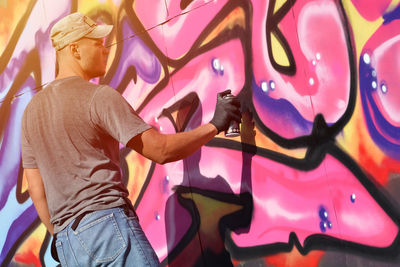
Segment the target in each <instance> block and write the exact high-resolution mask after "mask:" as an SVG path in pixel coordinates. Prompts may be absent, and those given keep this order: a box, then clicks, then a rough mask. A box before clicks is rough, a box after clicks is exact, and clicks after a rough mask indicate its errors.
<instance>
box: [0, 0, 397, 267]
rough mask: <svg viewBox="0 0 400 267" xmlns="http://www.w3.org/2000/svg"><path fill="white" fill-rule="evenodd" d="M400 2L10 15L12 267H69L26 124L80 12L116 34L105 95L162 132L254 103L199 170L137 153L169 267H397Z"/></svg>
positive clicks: (1, 73) (20, 0) (8, 10)
mask: <svg viewBox="0 0 400 267" xmlns="http://www.w3.org/2000/svg"><path fill="white" fill-rule="evenodd" d="M399 2H400V1H399V0H381V1H373V0H342V1H339V0H286V1H285V0H251V1H250V0H197V1H196V0H181V1H179V0H163V1H162V0H136V1H134V0H125V1H124V0H97V1H95V0H85V1H83V0H69V1H67V0H64V1H52V0H1V1H0V16H1V20H0V52H1V56H0V218H1V219H0V229H1V230H0V262H1V263H2V266H54V265H55V262H54V261H53V260H52V258H51V256H50V248H49V244H50V241H51V236H50V235H49V233H48V232H47V231H46V229H45V227H44V226H43V225H42V224H41V223H40V220H39V219H38V216H37V213H36V211H35V209H34V206H33V204H32V201H31V199H30V198H29V194H28V192H27V183H26V180H25V178H24V173H23V169H22V167H21V153H20V123H21V117H22V114H23V111H24V109H25V107H26V105H27V103H28V102H29V101H30V99H31V98H32V97H33V96H34V95H35V93H37V92H38V91H40V90H46V84H47V83H48V82H50V81H52V80H53V79H54V77H55V73H56V67H55V66H56V62H55V52H54V50H53V48H52V46H51V43H50V40H49V32H50V29H51V27H52V25H54V23H55V22H56V21H57V20H58V19H60V18H61V17H63V16H65V15H67V14H69V13H72V12H76V11H79V12H82V13H85V14H87V15H89V16H90V17H91V18H93V19H94V20H96V21H97V22H98V23H107V24H113V25H115V27H114V31H113V33H112V34H111V35H110V36H109V37H108V39H107V40H106V43H107V45H109V47H110V57H109V60H108V66H107V73H106V75H105V76H104V77H102V78H100V79H95V80H93V82H94V83H103V84H109V85H110V86H112V87H113V88H115V89H116V90H117V91H119V92H120V93H121V94H122V95H123V96H124V97H125V98H126V99H127V100H128V102H129V103H130V104H131V105H132V106H133V107H134V108H135V110H137V112H138V113H139V114H140V116H141V117H142V118H143V119H144V120H145V121H146V122H148V123H149V124H151V125H153V126H154V127H156V128H157V129H158V130H159V131H160V132H162V133H175V132H181V131H188V130H190V129H193V128H195V127H197V126H199V125H201V124H205V123H207V122H209V121H210V120H211V118H212V115H213V112H214V107H215V104H216V94H217V93H218V92H220V91H223V90H225V89H228V88H229V89H231V90H232V92H233V94H235V95H238V97H239V98H240V101H241V106H242V112H243V120H242V124H241V136H240V137H235V138H227V137H225V136H224V134H223V133H221V134H219V135H218V136H216V137H215V138H214V139H213V140H211V141H210V142H209V143H208V144H206V145H205V146H204V147H203V148H201V149H200V150H199V151H197V152H196V153H194V154H193V155H192V156H190V157H188V158H187V159H185V160H182V161H178V162H174V163H169V164H165V165H158V164H155V163H154V162H151V161H149V160H147V159H146V158H143V157H142V156H140V155H139V154H137V153H136V152H134V151H131V150H130V149H127V148H125V147H122V146H121V149H120V154H121V171H122V173H123V179H124V183H125V184H126V185H127V187H128V189H129V191H130V198H131V200H132V202H133V203H134V205H135V208H136V210H137V213H138V215H139V217H140V222H141V225H142V227H143V229H144V231H145V232H146V234H147V236H148V238H149V240H150V242H151V244H152V246H153V247H154V249H155V250H156V253H157V255H158V257H159V259H160V261H161V262H162V265H163V266H366V265H368V266H382V265H384V266H398V265H399V264H400V259H399V258H400V256H399V252H400V249H399V248H400V244H399V240H400V235H399V227H400V206H399V203H400V75H399V73H400V61H399V55H400V20H399V18H400V5H399ZM398 52H399V54H397V53H398ZM59 153H60V154H62V153H63V152H62V151H60V152H59Z"/></svg>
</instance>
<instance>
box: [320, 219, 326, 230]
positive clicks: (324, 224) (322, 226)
mask: <svg viewBox="0 0 400 267" xmlns="http://www.w3.org/2000/svg"><path fill="white" fill-rule="evenodd" d="M326 227H327V224H326V222H323V221H321V222H320V223H319V228H320V229H321V232H323V233H325V232H326Z"/></svg>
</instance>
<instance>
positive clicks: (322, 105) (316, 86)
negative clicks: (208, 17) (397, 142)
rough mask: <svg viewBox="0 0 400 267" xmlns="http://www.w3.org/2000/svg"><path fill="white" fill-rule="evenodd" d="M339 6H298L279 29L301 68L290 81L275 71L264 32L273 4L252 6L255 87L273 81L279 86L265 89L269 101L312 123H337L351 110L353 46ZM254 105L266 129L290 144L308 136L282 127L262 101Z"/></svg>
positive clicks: (306, 3) (331, 3) (299, 3)
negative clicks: (317, 118) (320, 118)
mask: <svg viewBox="0 0 400 267" xmlns="http://www.w3.org/2000/svg"><path fill="white" fill-rule="evenodd" d="M337 5H338V4H337V2H336V1H296V4H295V5H294V6H293V7H292V9H291V11H289V13H288V14H286V16H285V17H284V18H283V19H282V21H281V22H280V23H279V28H280V29H281V31H282V33H283V35H284V36H285V38H286V39H287V41H288V43H289V46H290V49H291V51H292V52H293V56H294V60H295V63H296V67H297V72H296V74H295V75H294V76H288V75H284V74H281V73H279V72H278V71H277V70H275V69H274V68H273V66H272V64H271V59H270V58H269V55H268V47H267V42H266V38H267V36H266V30H265V27H266V20H267V12H266V11H267V8H268V1H254V2H253V10H254V14H253V33H252V38H253V49H252V50H253V69H254V77H255V81H256V83H257V84H258V85H259V88H265V86H263V83H265V82H267V83H268V82H269V81H272V82H273V83H274V86H273V87H272V86H271V87H272V88H271V87H270V88H268V89H269V90H267V88H265V93H264V95H265V97H270V98H273V99H286V100H287V101H289V102H290V103H291V104H292V105H293V106H294V107H295V108H296V110H297V111H298V112H299V113H300V114H301V116H303V117H304V118H305V119H306V120H308V121H313V119H314V117H315V115H316V114H317V113H322V114H323V115H324V118H325V120H326V121H327V122H328V123H334V122H336V120H337V119H339V118H340V117H341V116H342V115H343V113H344V111H345V110H346V107H347V105H348V100H349V90H350V69H349V59H348V54H347V46H348V44H347V43H346V36H345V32H344V29H343V26H342V15H341V14H339V11H338V10H339V9H338V7H337ZM294 32H296V34H294ZM297 37H298V39H297ZM260 90H261V89H260ZM253 100H254V105H255V107H256V110H257V113H258V114H259V116H260V118H261V119H262V121H263V122H264V124H265V125H267V126H268V127H269V128H271V129H272V130H274V131H275V132H277V133H279V134H280V135H282V136H284V137H288V138H289V137H296V136H298V135H299V134H305V133H301V132H299V130H298V129H296V128H292V127H290V126H289V127H281V121H276V117H275V116H272V115H271V113H270V112H269V111H268V109H267V108H265V107H264V104H263V102H264V101H263V99H262V97H261V98H254V99H253ZM326 103H329V105H327V104H326Z"/></svg>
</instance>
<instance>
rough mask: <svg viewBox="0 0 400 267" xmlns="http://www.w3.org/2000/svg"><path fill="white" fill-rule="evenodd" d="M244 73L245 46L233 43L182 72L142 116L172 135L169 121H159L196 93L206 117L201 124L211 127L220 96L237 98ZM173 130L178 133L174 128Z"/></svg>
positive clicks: (238, 42)
mask: <svg viewBox="0 0 400 267" xmlns="http://www.w3.org/2000/svg"><path fill="white" fill-rule="evenodd" d="M244 73H245V72H244V56H243V49H242V45H241V42H240V41H239V40H233V41H230V42H228V43H225V44H223V45H221V46H219V47H217V48H215V49H213V50H210V51H208V52H206V53H204V54H202V55H201V56H198V57H196V58H193V59H192V60H191V61H190V62H189V63H188V64H186V65H185V66H184V67H183V68H182V69H180V70H179V71H178V72H177V73H176V74H175V75H173V76H172V77H171V80H170V82H169V84H168V85H167V86H166V87H165V88H164V89H163V90H162V91H161V92H160V93H159V94H157V95H156V96H155V97H154V98H153V99H152V101H151V103H150V104H149V105H147V106H146V107H145V108H144V109H143V111H142V112H141V113H140V115H141V116H142V117H143V118H144V120H145V121H147V122H149V123H152V124H155V125H157V124H159V126H158V129H160V130H161V131H162V132H168V131H167V129H168V124H169V123H167V122H164V121H167V119H160V120H159V121H158V122H156V121H155V117H157V116H159V115H160V114H161V112H162V110H163V109H164V108H166V107H169V106H172V104H174V103H175V102H176V101H177V100H178V99H182V98H183V97H185V96H186V95H188V94H189V93H190V92H195V93H196V94H197V95H198V97H199V98H200V102H201V103H202V114H199V115H200V117H202V121H201V123H203V124H204V123H208V122H209V121H210V120H211V119H212V116H213V114H214V108H215V104H216V94H217V93H218V92H222V91H224V90H226V89H231V91H232V93H233V94H234V95H236V94H238V93H239V92H240V90H241V89H242V87H243V85H244V80H245V77H244ZM196 123H198V122H196ZM165 124H166V125H165ZM160 127H161V128H160ZM188 127H192V126H191V125H189V126H188ZM169 130H172V131H174V130H173V128H170V129H169Z"/></svg>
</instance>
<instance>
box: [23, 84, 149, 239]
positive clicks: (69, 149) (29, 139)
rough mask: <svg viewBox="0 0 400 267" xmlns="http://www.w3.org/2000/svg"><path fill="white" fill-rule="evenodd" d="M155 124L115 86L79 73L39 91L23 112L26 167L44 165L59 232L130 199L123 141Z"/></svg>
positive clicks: (50, 209) (51, 206)
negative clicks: (86, 214) (121, 159)
mask: <svg viewBox="0 0 400 267" xmlns="http://www.w3.org/2000/svg"><path fill="white" fill-rule="evenodd" d="M149 128H151V126H149V125H148V124H146V123H145V122H144V121H143V120H142V119H141V118H140V117H139V116H138V115H137V114H136V112H135V111H134V110H133V109H132V107H131V106H130V105H129V103H127V102H126V101H125V99H124V98H123V97H122V96H121V95H120V94H119V93H118V92H117V91H115V90H114V89H112V88H111V87H109V86H107V85H96V84H93V83H90V82H87V81H85V80H84V79H82V78H80V77H78V76H74V77H68V78H64V79H60V80H55V81H53V82H52V83H50V84H49V85H48V86H47V87H45V88H44V89H43V90H42V91H40V92H39V93H37V94H36V95H35V96H34V97H33V98H32V100H31V102H30V103H29V104H28V106H27V108H26V109H25V112H24V115H23V118H22V134H21V146H22V160H23V167H24V168H26V169H27V168H39V170H40V173H41V176H42V179H43V183H44V187H45V192H46V197H47V202H48V207H49V212H50V217H51V219H50V222H51V223H52V224H53V225H54V232H55V233H57V232H59V231H60V230H62V229H63V228H65V227H66V226H67V225H68V224H69V223H70V222H71V221H72V220H73V219H74V218H76V217H77V216H79V215H80V214H82V213H84V212H87V211H91V210H99V209H107V208H113V207H117V206H120V205H123V204H126V201H127V197H128V191H127V189H126V187H125V186H124V185H123V183H122V180H121V173H120V162H119V142H121V143H122V144H124V145H126V144H127V143H128V141H129V140H130V139H131V138H133V137H134V136H136V135H138V134H140V133H142V132H144V131H146V130H147V129H149Z"/></svg>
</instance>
